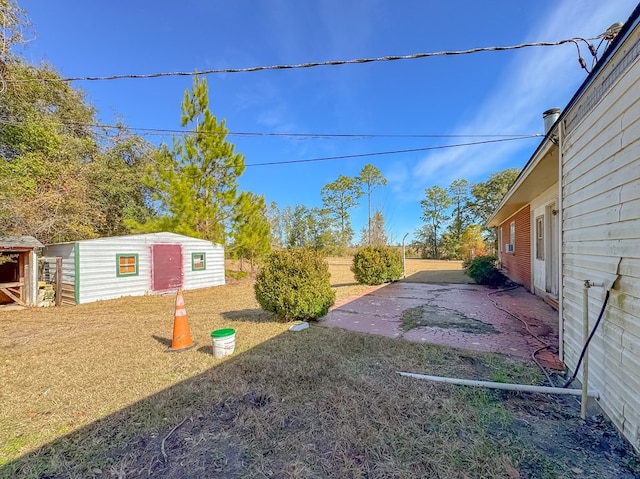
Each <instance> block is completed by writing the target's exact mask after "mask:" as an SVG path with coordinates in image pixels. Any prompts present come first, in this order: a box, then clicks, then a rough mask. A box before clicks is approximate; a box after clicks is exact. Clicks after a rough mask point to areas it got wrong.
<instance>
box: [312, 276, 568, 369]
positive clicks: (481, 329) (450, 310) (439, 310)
mask: <svg viewBox="0 0 640 479" xmlns="http://www.w3.org/2000/svg"><path fill="white" fill-rule="evenodd" d="M494 301H495V303H496V304H497V305H498V306H499V307H501V308H503V309H505V310H507V311H509V312H510V313H512V314H514V315H515V316H516V317H517V318H519V319H520V320H518V319H516V318H514V317H513V316H511V315H510V314H508V313H506V312H504V311H502V310H500V309H498V307H496V304H494ZM415 308H423V310H424V317H423V318H422V319H423V320H422V321H419V323H420V324H419V325H417V327H415V328H412V329H409V330H408V331H405V330H404V329H403V326H402V316H403V313H404V312H405V311H407V310H412V309H415ZM463 318H466V320H468V325H472V324H474V322H475V321H477V322H478V323H477V324H476V327H469V328H465V327H464V321H463ZM461 321H462V322H461ZM522 321H524V323H526V325H527V326H528V328H529V330H530V331H531V333H529V332H528V331H527V327H526V326H525V324H524V323H523V322H522ZM456 322H457V323H458V324H459V325H461V326H462V327H454V325H455V324H456ZM320 324H322V325H324V326H328V327H339V328H343V329H348V330H351V331H357V332H361V333H370V334H379V335H383V336H387V337H390V338H402V339H405V340H407V341H415V342H422V343H430V344H438V345H441V346H449V347H454V348H461V349H468V350H473V351H483V352H492V353H502V354H507V355H509V356H513V357H517V358H521V359H531V355H532V354H533V353H534V352H535V351H536V350H537V349H539V348H541V347H543V346H545V345H546V344H549V345H550V348H547V349H546V350H544V351H541V352H539V353H538V354H537V355H536V358H537V359H538V360H539V361H540V362H541V363H542V364H543V365H544V366H546V367H548V368H551V369H563V364H562V362H561V361H560V360H559V359H558V356H557V348H558V313H557V311H555V310H554V309H553V308H551V306H549V305H548V304H547V303H545V302H544V301H543V300H541V299H540V298H538V297H537V296H534V295H532V294H531V293H529V292H528V291H526V290H525V289H524V288H521V287H520V288H517V289H513V290H510V291H498V290H493V289H489V288H487V287H484V286H478V285H472V284H451V285H441V284H422V283H406V282H402V281H400V282H396V283H391V284H387V285H383V286H377V287H372V288H371V289H370V290H369V291H368V292H367V293H366V294H365V295H363V296H360V297H357V298H349V299H347V300H345V301H342V302H341V303H338V304H336V305H335V306H334V307H333V309H332V310H331V311H330V312H329V314H328V315H327V316H325V317H324V318H323V319H322V320H321V322H320ZM534 335H535V336H537V337H538V338H539V339H537V338H536V337H535V336H534Z"/></svg>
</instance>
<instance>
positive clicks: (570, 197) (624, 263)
mask: <svg viewBox="0 0 640 479" xmlns="http://www.w3.org/2000/svg"><path fill="white" fill-rule="evenodd" d="M639 39H640V31H638V29H637V28H636V31H635V32H633V33H632V34H631V35H630V36H629V37H628V38H627V39H626V41H625V43H624V44H623V45H622V46H621V48H619V50H618V51H617V53H616V54H615V56H614V57H613V58H612V59H611V61H609V62H608V63H607V65H606V66H605V67H603V69H602V71H601V72H600V73H599V75H598V76H597V77H596V78H595V79H594V80H593V82H592V83H591V84H590V86H589V87H588V88H587V89H586V90H585V91H584V92H583V94H582V95H581V97H580V98H579V99H578V100H577V101H576V103H575V104H574V105H573V106H572V107H571V111H570V112H568V114H567V119H566V120H565V121H564V126H565V132H564V136H563V139H562V195H563V198H562V209H563V211H562V214H563V218H562V239H563V244H562V253H563V261H562V263H563V266H562V267H563V275H562V276H563V286H562V287H563V289H562V301H563V303H562V305H563V322H564V340H565V343H564V351H565V357H564V360H565V363H566V364H567V366H568V367H569V368H570V369H572V370H573V369H575V367H576V364H577V360H578V357H579V354H580V352H581V348H582V344H583V332H582V330H583V319H582V318H583V307H582V301H583V284H584V280H587V279H588V280H593V281H605V282H606V281H610V280H612V278H615V277H616V270H617V269H618V264H619V273H620V276H619V280H618V281H616V282H615V285H614V288H613V289H612V291H611V298H610V300H609V304H608V307H607V309H606V311H605V314H604V316H603V320H602V323H601V325H600V327H599V329H598V332H597V333H596V335H595V336H594V339H593V341H592V343H591V346H590V349H589V351H590V359H589V385H590V387H593V388H595V389H597V390H598V391H600V394H601V399H600V405H601V406H602V408H603V410H604V411H605V413H607V415H608V416H609V417H610V418H611V419H612V421H613V422H614V423H615V424H616V425H617V427H618V428H619V429H620V430H621V431H622V433H623V434H624V435H625V436H626V437H627V438H628V439H629V441H630V442H631V443H632V444H633V446H634V447H635V448H636V450H640V374H638V367H639V366H638V365H640V59H639V58H637V53H634V54H633V55H634V56H631V54H630V52H632V53H633V50H634V49H637V48H640V43H639ZM625 55H626V57H625ZM616 67H618V69H619V70H618V71H615V70H614V69H615V68H616ZM588 294H589V327H590V328H592V327H593V326H594V323H595V321H596V319H597V316H598V313H599V311H600V309H601V307H602V304H603V302H604V298H605V289H604V288H591V289H590V290H589V291H588ZM578 377H580V376H578Z"/></svg>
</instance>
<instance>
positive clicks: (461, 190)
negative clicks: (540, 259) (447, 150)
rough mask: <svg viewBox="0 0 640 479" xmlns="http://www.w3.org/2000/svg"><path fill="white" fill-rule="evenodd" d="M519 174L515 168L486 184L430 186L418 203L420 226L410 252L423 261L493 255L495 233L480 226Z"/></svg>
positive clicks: (463, 180) (465, 182)
mask: <svg viewBox="0 0 640 479" xmlns="http://www.w3.org/2000/svg"><path fill="white" fill-rule="evenodd" d="M518 174H519V170H518V169H517V168H509V169H506V170H502V171H499V172H497V173H493V174H492V175H490V176H489V178H488V179H487V181H482V182H479V183H475V184H469V182H468V181H467V180H465V179H458V180H455V181H453V182H452V183H451V184H450V185H449V186H448V187H447V188H442V187H441V186H437V185H436V186H432V187H430V188H427V189H426V190H425V197H424V199H423V200H421V201H420V205H421V207H422V217H421V219H422V221H424V225H423V226H422V227H420V228H419V229H418V230H417V231H415V233H414V241H413V243H412V246H413V248H414V249H415V250H416V252H417V253H418V254H419V255H420V256H421V257H423V258H435V259H471V258H473V257H474V256H481V255H483V254H485V253H487V252H488V253H494V252H495V241H496V235H495V231H493V230H492V229H489V228H486V227H485V226H484V225H485V224H486V222H487V220H488V219H489V216H490V215H491V213H492V212H493V211H494V210H495V209H496V207H497V206H498V204H499V203H500V201H501V200H502V198H503V197H504V195H505V194H506V193H507V191H509V188H510V187H511V185H512V184H513V182H514V181H515V179H516V178H517V176H518Z"/></svg>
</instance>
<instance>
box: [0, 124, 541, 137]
mask: <svg viewBox="0 0 640 479" xmlns="http://www.w3.org/2000/svg"><path fill="white" fill-rule="evenodd" d="M52 123H53V124H55V125H62V126H77V127H87V128H101V129H106V130H123V131H132V132H141V133H140V135H142V136H144V135H162V136H164V135H168V134H175V135H203V136H205V135H216V136H221V135H226V136H241V137H282V138H288V137H291V138H311V139H314V138H328V139H331V138H347V139H348V138H351V139H357V138H366V139H368V138H508V139H509V138H513V139H520V138H530V137H532V136H537V137H542V136H544V135H542V134H540V133H537V134H523V133H508V134H505V133H503V134H465V135H462V134H457V135H450V134H439V133H415V134H411V133H406V134H396V133H276V132H262V131H229V132H226V133H224V132H215V131H202V130H198V131H196V130H178V129H170V128H144V127H132V126H128V125H109V124H101V123H81V122H75V121H65V122H61V121H56V122H52ZM0 124H2V125H14V126H21V125H22V123H21V122H19V121H11V120H2V119H0Z"/></svg>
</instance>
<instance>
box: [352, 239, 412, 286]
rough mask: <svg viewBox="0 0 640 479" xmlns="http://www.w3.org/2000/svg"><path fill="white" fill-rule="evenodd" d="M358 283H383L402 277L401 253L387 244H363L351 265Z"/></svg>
mask: <svg viewBox="0 0 640 479" xmlns="http://www.w3.org/2000/svg"><path fill="white" fill-rule="evenodd" d="M351 271H352V272H353V274H354V276H355V278H356V281H357V282H358V283H360V284H369V285H375V284H383V283H389V282H391V281H396V280H398V279H400V278H401V277H402V254H400V252H399V251H398V250H397V249H394V248H391V247H389V246H365V247H363V248H360V249H359V250H358V252H357V253H356V254H355V256H354V257H353V264H352V265H351Z"/></svg>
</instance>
